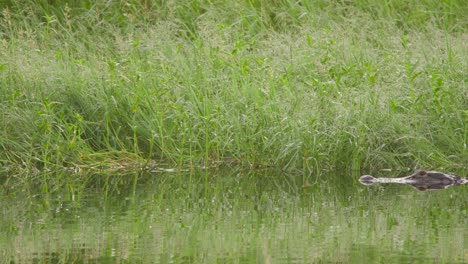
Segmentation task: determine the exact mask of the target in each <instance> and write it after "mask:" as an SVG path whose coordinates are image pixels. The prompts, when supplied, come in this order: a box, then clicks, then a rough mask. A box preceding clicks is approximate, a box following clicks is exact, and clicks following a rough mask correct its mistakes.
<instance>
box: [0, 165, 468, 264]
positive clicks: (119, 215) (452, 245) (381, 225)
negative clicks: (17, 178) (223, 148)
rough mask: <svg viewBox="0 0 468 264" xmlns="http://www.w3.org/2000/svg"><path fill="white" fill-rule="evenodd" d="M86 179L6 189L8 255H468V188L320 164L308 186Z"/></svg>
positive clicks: (3, 223)
mask: <svg viewBox="0 0 468 264" xmlns="http://www.w3.org/2000/svg"><path fill="white" fill-rule="evenodd" d="M70 180H71V181H72V179H70ZM80 182H82V181H80ZM87 182H88V183H87V184H86V185H78V182H69V183H67V184H63V188H55V189H53V188H48V190H49V192H48V193H45V192H44V189H46V188H44V186H43V185H41V184H39V185H38V186H36V187H30V188H29V189H28V190H25V191H23V188H18V189H15V190H11V189H10V190H9V191H8V194H7V193H6V192H4V193H2V194H1V195H0V206H1V208H2V210H1V211H0V214H1V216H0V256H2V258H3V259H4V260H5V262H7V263H28V262H29V263H122V262H127V263H311V262H337V263H375V262H378V263H395V262H399V263H418V262H419V263H432V262H446V263H466V262H467V261H468V256H466V255H464V253H463V252H464V251H465V252H466V249H465V248H466V242H465V240H464V238H465V237H466V235H467V231H466V228H465V227H466V224H467V222H466V221H467V220H466V219H468V217H467V215H466V208H467V206H468V205H467V200H466V194H467V192H466V189H465V188H460V189H457V190H447V191H446V192H437V193H427V194H421V193H417V192H412V191H409V192H408V191H406V190H402V189H398V188H369V189H367V188H361V187H360V186H359V185H356V181H355V180H354V179H353V177H349V176H348V175H342V176H340V175H329V176H327V175H322V176H321V177H320V178H318V179H312V180H310V179H309V182H312V183H313V184H310V185H309V184H308V185H307V186H306V187H304V182H305V179H303V177H302V176H301V175H284V174H282V173H281V172H265V171H263V172H250V173H242V172H238V171H224V172H223V171H221V172H217V173H213V172H212V173H208V172H205V171H201V172H197V173H185V172H181V173H174V174H170V173H167V174H152V175H148V174H146V175H144V174H136V175H121V176H112V177H110V178H105V177H102V176H92V177H91V176H90V177H89V178H88V179H87ZM70 186H73V188H71V187H70ZM77 190H79V191H77Z"/></svg>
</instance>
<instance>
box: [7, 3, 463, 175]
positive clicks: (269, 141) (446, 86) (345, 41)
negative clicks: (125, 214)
mask: <svg viewBox="0 0 468 264" xmlns="http://www.w3.org/2000/svg"><path fill="white" fill-rule="evenodd" d="M0 7H1V9H2V11H1V22H0V34H1V35H0V63H1V64H0V102H1V104H0V111H1V112H2V114H1V115H0V122H1V126H0V160H1V162H2V163H3V168H4V169H7V170H10V171H16V172H21V171H23V170H27V171H30V170H50V169H57V168H69V169H73V170H74V171H81V170H86V169H99V170H111V171H113V170H118V169H125V170H128V169H132V168H139V167H145V166H146V167H147V166H150V167H171V168H172V167H183V168H186V167H191V166H217V165H220V164H236V165H249V166H254V167H258V166H268V167H277V168H283V169H286V170H303V171H306V172H320V171H322V170H334V169H366V170H372V169H381V168H401V167H411V168H413V167H416V168H420V167H424V168H435V167H441V166H443V167H446V168H452V169H463V168H466V162H467V160H468V151H467V138H468V132H467V131H468V130H467V125H468V89H467V87H466V80H467V77H466V76H467V75H466V73H467V61H468V58H467V46H466V36H467V25H466V21H468V19H467V16H466V14H468V12H467V5H466V4H465V3H464V1H462V0H460V1H436V0H426V1H391V2H387V1H365V0H362V1H288V0H278V1H264V0H256V1H177V0H176V1H149V0H148V1H146V0H145V1H136V0H130V1H103V0H99V1H65V0H55V1H39V0H20V1H3V4H0Z"/></svg>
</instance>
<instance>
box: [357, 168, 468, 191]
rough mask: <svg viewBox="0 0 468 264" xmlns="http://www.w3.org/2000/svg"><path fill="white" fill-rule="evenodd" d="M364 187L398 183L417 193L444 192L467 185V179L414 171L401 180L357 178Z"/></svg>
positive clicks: (367, 176) (368, 176) (365, 176)
mask: <svg viewBox="0 0 468 264" xmlns="http://www.w3.org/2000/svg"><path fill="white" fill-rule="evenodd" d="M359 181H360V182H361V183H362V184H364V185H372V184H374V183H400V184H406V185H410V186H412V187H413V188H415V189H416V190H418V191H432V190H444V189H447V188H450V187H453V186H459V185H464V184H468V178H462V177H460V176H456V175H450V174H445V173H441V172H437V171H425V170H421V171H416V172H415V173H414V174H412V175H410V176H406V177H402V178H375V177H373V176H371V175H364V176H362V177H361V178H359Z"/></svg>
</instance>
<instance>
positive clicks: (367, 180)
mask: <svg viewBox="0 0 468 264" xmlns="http://www.w3.org/2000/svg"><path fill="white" fill-rule="evenodd" d="M359 181H360V182H361V183H362V184H364V185H369V184H373V183H374V182H375V177H373V176H370V175H364V176H361V178H359Z"/></svg>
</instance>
